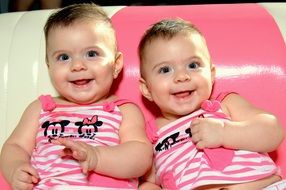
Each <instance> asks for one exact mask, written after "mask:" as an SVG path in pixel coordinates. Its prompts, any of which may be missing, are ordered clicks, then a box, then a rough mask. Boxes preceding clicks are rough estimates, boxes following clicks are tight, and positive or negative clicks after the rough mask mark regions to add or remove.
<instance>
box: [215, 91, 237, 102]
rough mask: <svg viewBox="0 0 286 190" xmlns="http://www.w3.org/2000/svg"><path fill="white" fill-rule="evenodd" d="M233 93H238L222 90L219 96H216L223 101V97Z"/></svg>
mask: <svg viewBox="0 0 286 190" xmlns="http://www.w3.org/2000/svg"><path fill="white" fill-rule="evenodd" d="M232 93H234V94H237V93H236V92H221V93H219V94H218V96H217V97H216V98H215V100H217V101H219V102H221V101H223V99H224V98H225V97H227V96H228V95H229V94H232Z"/></svg>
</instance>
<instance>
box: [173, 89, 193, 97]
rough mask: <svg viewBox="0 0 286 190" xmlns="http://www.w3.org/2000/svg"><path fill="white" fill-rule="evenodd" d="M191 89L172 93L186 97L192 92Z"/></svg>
mask: <svg viewBox="0 0 286 190" xmlns="http://www.w3.org/2000/svg"><path fill="white" fill-rule="evenodd" d="M192 92H193V91H190V90H188V91H180V92H176V93H173V94H172V95H173V96H175V97H177V98H186V97H189V96H190V95H191V94H192Z"/></svg>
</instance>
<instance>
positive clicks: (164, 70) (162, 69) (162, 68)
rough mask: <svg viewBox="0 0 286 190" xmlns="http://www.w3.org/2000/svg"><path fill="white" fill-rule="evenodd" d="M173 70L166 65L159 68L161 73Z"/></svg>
mask: <svg viewBox="0 0 286 190" xmlns="http://www.w3.org/2000/svg"><path fill="white" fill-rule="evenodd" d="M170 71H171V68H170V67H167V66H164V67H161V68H160V69H159V73H168V72H170Z"/></svg>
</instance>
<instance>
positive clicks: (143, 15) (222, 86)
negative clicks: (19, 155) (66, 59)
mask: <svg viewBox="0 0 286 190" xmlns="http://www.w3.org/2000/svg"><path fill="white" fill-rule="evenodd" d="M105 10H106V11H107V12H108V14H109V15H110V16H111V18H112V21H113V23H114V26H115V28H116V31H117V37H118V44H119V49H120V50H121V51H122V52H123V54H124V64H125V66H124V70H123V72H122V73H121V75H120V77H119V80H118V81H117V82H116V84H115V85H114V88H113V91H114V92H115V93H116V94H117V95H119V96H121V97H125V98H128V99H130V100H133V101H134V102H136V103H137V104H138V105H139V106H140V107H141V108H142V110H143V112H144V114H145V116H146V120H148V119H150V118H152V117H154V114H156V108H155V107H154V106H153V105H151V104H150V103H148V102H147V101H146V100H145V99H144V98H143V97H142V96H141V94H140V92H139V87H138V79H139V67H138V64H139V62H138V57H137V45H138V42H139V40H140V37H141V35H142V34H143V32H144V30H146V28H147V27H149V25H150V24H152V23H154V22H155V21H158V20H160V19H162V18H175V17H180V18H184V19H187V20H189V21H191V22H193V23H194V24H195V25H197V26H198V27H199V28H200V29H201V31H202V32H203V34H204V35H205V37H206V40H207V43H208V46H209V50H210V53H211V56H212V61H213V63H214V64H215V65H216V66H217V80H216V85H215V89H214V93H215V94H217V93H219V92H221V91H236V92H238V93H239V94H241V95H242V96H244V97H245V98H247V99H248V100H249V101H251V102H253V104H255V105H257V106H259V107H261V108H264V109H266V110H268V111H271V112H273V113H274V114H276V115H277V116H278V117H279V118H280V120H281V122H282V124H283V126H284V127H286V117H285V111H284V110H283V109H284V108H285V107H286V99H285V95H286V85H285V82H286V46H285V39H286V38H285V36H286V23H285V20H286V3H279V4H278V3H277V4H271V3H263V4H254V3H253V4H220V5H216V4H213V5H182V6H138V7H137V6H130V7H123V6H122V7H105ZM50 13H51V10H41V11H31V12H18V13H7V14H1V15H0V42H1V43H0V77H1V79H0V110H1V112H0V148H1V147H2V144H3V143H4V141H5V139H6V138H7V137H8V136H9V135H10V133H11V132H12V130H13V129H14V127H15V126H16V124H17V122H18V120H19V118H20V116H21V114H22V112H23V110H24V109H25V107H26V106H27V105H28V103H30V102H31V101H32V100H34V99H35V98H37V97H38V96H39V95H40V94H47V93H49V94H52V95H56V94H57V93H56V92H55V90H54V89H53V87H52V85H51V83H50V81H49V77H48V73H47V69H46V66H45V59H44V52H45V51H44V50H45V43H44V42H45V40H44V34H43V29H42V28H43V26H44V23H45V21H46V19H47V17H48V15H49V14H50ZM283 20H284V21H283ZM283 38H284V39H283ZM150 110H151V111H150ZM285 148H286V143H285V141H284V142H283V143H282V145H281V146H280V147H279V148H278V149H277V151H275V152H273V153H271V156H272V158H273V159H274V160H275V162H276V163H277V164H278V165H280V166H281V168H282V172H283V176H284V177H286V171H285V169H286V152H285ZM283 149H284V150H283ZM1 180H2V179H1V178H0V187H4V182H1ZM5 187H7V186H5ZM4 189H5V188H4Z"/></svg>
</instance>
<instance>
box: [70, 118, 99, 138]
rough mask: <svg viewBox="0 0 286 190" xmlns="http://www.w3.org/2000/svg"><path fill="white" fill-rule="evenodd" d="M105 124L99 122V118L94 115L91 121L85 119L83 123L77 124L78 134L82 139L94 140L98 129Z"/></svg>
mask: <svg viewBox="0 0 286 190" xmlns="http://www.w3.org/2000/svg"><path fill="white" fill-rule="evenodd" d="M102 124H103V122H102V121H98V116H97V115H94V116H93V117H92V118H91V119H88V118H84V119H83V121H78V122H75V125H76V126H78V134H79V137H81V138H88V139H93V138H94V136H95V134H96V132H97V131H98V127H100V126H101V125H102Z"/></svg>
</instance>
